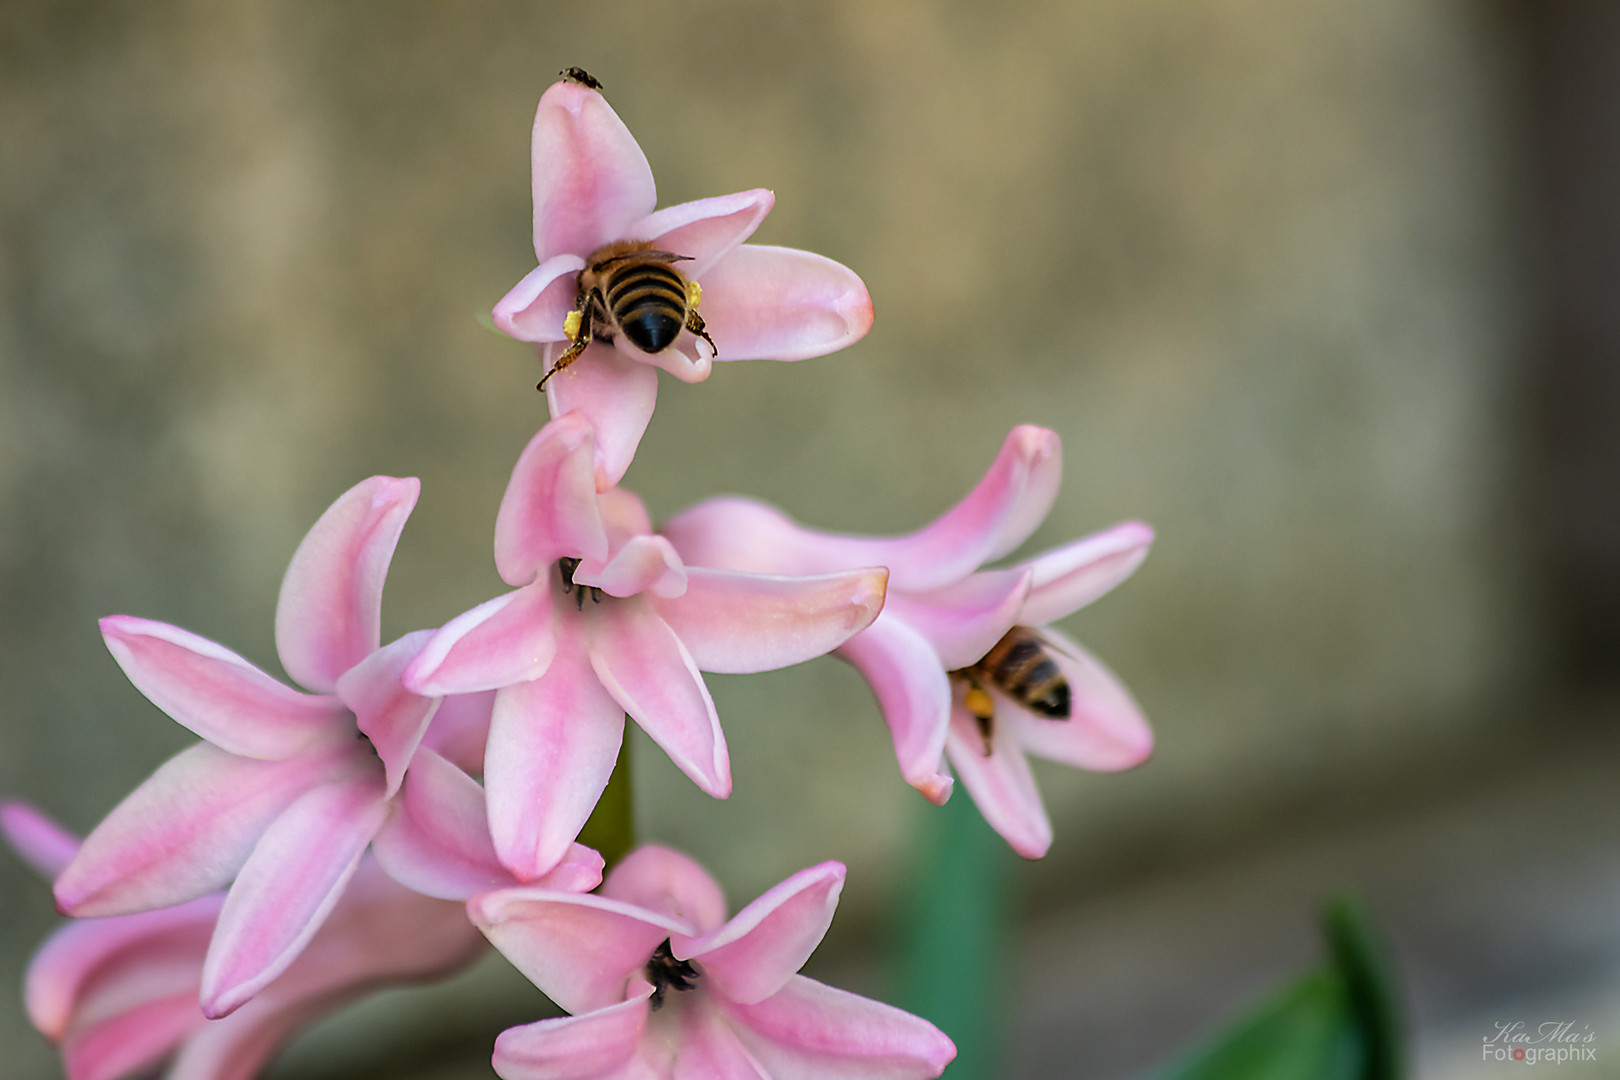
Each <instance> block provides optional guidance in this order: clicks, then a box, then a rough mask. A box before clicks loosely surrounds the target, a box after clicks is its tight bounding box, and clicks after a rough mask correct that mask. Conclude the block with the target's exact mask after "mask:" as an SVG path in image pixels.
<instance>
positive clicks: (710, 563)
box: [659, 496, 861, 574]
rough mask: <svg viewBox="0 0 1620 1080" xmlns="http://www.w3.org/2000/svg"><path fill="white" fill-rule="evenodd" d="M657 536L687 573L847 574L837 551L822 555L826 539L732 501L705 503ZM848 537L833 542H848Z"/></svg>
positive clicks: (776, 513) (774, 513)
mask: <svg viewBox="0 0 1620 1080" xmlns="http://www.w3.org/2000/svg"><path fill="white" fill-rule="evenodd" d="M659 532H660V533H661V534H662V535H663V536H666V537H668V538H669V540H670V542H671V543H672V544H674V545H675V550H676V551H678V552H680V555H681V558H682V559H684V560H685V561H686V565H687V566H688V567H693V566H707V567H714V568H716V569H721V570H740V571H744V572H746V573H752V574H824V573H828V572H830V571H835V570H847V569H849V568H850V567H852V566H856V565H861V564H857V563H853V562H850V563H844V564H843V565H839V558H840V556H841V555H842V552H841V551H828V550H827V549H826V547H825V546H824V541H826V540H827V537H826V536H824V535H823V534H821V533H816V532H812V531H811V530H809V529H806V528H805V527H804V526H802V525H800V524H799V523H798V522H796V521H794V520H793V519H792V518H790V517H788V516H787V515H786V514H784V513H782V511H780V510H778V509H777V508H776V507H774V506H769V505H767V504H765V503H762V502H758V501H756V500H754V499H744V498H739V497H737V496H722V497H720V498H716V499H708V500H706V501H704V502H701V503H698V504H697V505H696V506H694V507H691V508H690V509H688V510H685V511H683V512H682V513H679V514H677V515H675V517H673V518H671V519H670V520H669V521H667V522H665V524H664V527H663V528H662V529H660V530H659ZM851 539H854V538H852V537H841V538H835V544H834V546H835V547H836V546H837V541H839V540H851Z"/></svg>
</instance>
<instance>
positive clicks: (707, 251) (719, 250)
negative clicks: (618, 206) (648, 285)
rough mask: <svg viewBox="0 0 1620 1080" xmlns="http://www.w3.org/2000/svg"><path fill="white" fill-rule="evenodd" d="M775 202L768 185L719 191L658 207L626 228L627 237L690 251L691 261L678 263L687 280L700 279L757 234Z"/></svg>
mask: <svg viewBox="0 0 1620 1080" xmlns="http://www.w3.org/2000/svg"><path fill="white" fill-rule="evenodd" d="M775 205H776V196H775V194H773V193H772V192H770V191H767V190H766V189H764V188H755V189H754V190H752V191H739V192H738V193H737V194H735V195H716V196H714V197H712V198H708V199H698V200H697V201H696V202H689V203H681V204H680V205H679V206H667V207H665V208H664V209H662V210H657V211H654V212H653V213H651V214H648V215H647V216H646V217H644V218H642V219H641V220H640V221H638V222H636V223H635V224H634V225H631V226H630V227H629V228H628V229H627V230H625V236H626V237H628V238H630V239H632V240H650V241H652V243H653V247H655V248H657V249H658V250H659V251H668V252H671V253H673V254H676V255H684V256H686V257H687V259H689V260H690V261H689V262H683V263H679V264H677V268H678V269H679V270H680V272H681V273H682V274H683V275H685V276H686V278H687V279H688V280H702V278H703V275H704V274H706V273H707V272H708V270H709V268H710V267H711V266H713V265H714V264H715V263H716V262H718V261H719V260H720V259H722V258H724V257H725V256H726V255H728V254H730V253H731V252H732V251H733V250H734V249H735V248H736V247H737V245H739V244H741V243H742V242H743V241H744V240H747V239H748V238H749V237H750V236H753V235H754V230H755V229H757V228H759V223H760V222H762V221H764V220H765V215H766V214H769V213H770V212H771V207H773V206H775Z"/></svg>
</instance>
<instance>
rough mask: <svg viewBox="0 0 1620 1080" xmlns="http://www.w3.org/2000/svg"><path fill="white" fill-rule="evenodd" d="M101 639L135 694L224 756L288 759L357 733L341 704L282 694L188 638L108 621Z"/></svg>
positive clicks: (222, 651) (272, 683) (225, 653)
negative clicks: (339, 737)
mask: <svg viewBox="0 0 1620 1080" xmlns="http://www.w3.org/2000/svg"><path fill="white" fill-rule="evenodd" d="M101 635H102V637H103V639H105V641H106V642H107V649H108V651H109V652H111V653H112V655H113V659H114V660H117V661H118V666H119V667H121V668H123V669H124V674H126V675H128V676H129V681H130V682H132V683H134V684H135V688H136V689H137V690H139V691H140V692H141V693H143V694H145V695H146V696H147V698H148V699H149V700H150V701H151V702H152V704H154V705H156V706H157V707H158V708H160V709H162V710H163V711H164V712H166V713H168V714H169V716H171V717H173V718H174V719H175V720H176V721H178V722H179V723H181V724H183V725H184V726H186V727H188V728H190V729H191V730H192V731H193V732H195V733H196V734H198V735H200V736H202V737H203V738H205V739H207V740H208V741H209V742H211V743H213V744H214V745H215V746H217V747H219V748H220V749H222V750H227V751H229V752H231V753H233V754H240V755H242V756H243V757H252V758H267V759H275V758H285V757H290V756H291V755H293V754H296V753H299V752H300V751H303V750H306V749H309V748H310V747H312V746H314V745H315V744H317V743H319V742H321V741H324V740H330V739H332V738H333V737H334V736H338V735H342V736H343V737H347V736H346V735H344V732H346V731H348V730H352V729H351V727H350V721H349V711H348V710H347V709H345V708H344V707H343V704H342V702H340V701H338V700H337V699H335V698H331V697H327V696H324V695H316V694H302V693H299V692H298V691H297V690H294V689H292V688H291V687H288V686H283V685H282V684H281V683H279V682H277V681H276V680H274V679H272V678H271V677H270V676H268V675H266V674H265V673H264V672H262V671H260V670H259V669H258V668H256V667H254V666H253V665H252V664H250V663H248V662H247V661H246V660H244V659H242V658H241V657H240V656H238V655H236V654H235V653H233V652H231V651H230V650H229V649H227V648H225V647H223V646H221V645H216V644H214V643H213V642H212V641H209V640H208V639H207V638H203V637H198V636H197V635H196V634H193V633H191V632H190V631H189V630H182V629H180V628H179V627H178V626H170V625H169V624H168V623H160V622H153V621H152V620H150V619H137V618H133V617H131V616H128V615H109V616H108V617H107V618H104V619H102V620H101Z"/></svg>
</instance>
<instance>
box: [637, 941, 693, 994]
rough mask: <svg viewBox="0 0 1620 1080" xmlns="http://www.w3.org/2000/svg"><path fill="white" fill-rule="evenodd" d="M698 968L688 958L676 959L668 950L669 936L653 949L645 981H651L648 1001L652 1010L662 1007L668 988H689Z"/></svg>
mask: <svg viewBox="0 0 1620 1080" xmlns="http://www.w3.org/2000/svg"><path fill="white" fill-rule="evenodd" d="M698 974H699V973H698V969H697V968H695V967H693V966H692V961H690V960H677V959H675V954H674V953H673V952H671V951H670V947H669V938H665V939H664V942H663V944H661V945H659V946H658V948H656V949H654V950H653V954H652V958H651V959H649V960H648V961H647V981H648V982H650V983H652V986H653V992H652V998H651V1000H650V1002H649V1004H651V1006H652V1011H653V1012H657V1011H658V1010H659V1009H662V1008H663V1007H664V994H665V992H666V991H669V990H690V989H692V988H693V986H695V985H696V982H697V977H698Z"/></svg>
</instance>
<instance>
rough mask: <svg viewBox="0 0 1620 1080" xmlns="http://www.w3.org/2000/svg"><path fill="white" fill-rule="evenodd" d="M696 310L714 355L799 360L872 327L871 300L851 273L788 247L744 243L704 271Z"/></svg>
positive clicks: (839, 346) (849, 342)
mask: <svg viewBox="0 0 1620 1080" xmlns="http://www.w3.org/2000/svg"><path fill="white" fill-rule="evenodd" d="M701 282H702V285H703V302H702V304H701V305H700V306H699V308H698V310H699V312H700V313H701V314H702V316H703V320H704V322H706V323H707V324H708V330H709V336H710V337H712V338H714V344H715V349H716V350H717V351H716V355H715V357H714V358H715V359H716V360H805V359H808V358H809V357H812V356H825V355H826V354H827V353H830V352H837V351H838V350H839V349H842V348H844V347H845V346H846V345H853V344H854V343H855V342H857V341H859V340H860V339H861V338H863V337H865V336H866V332H867V331H868V330H870V329H871V328H872V298H871V296H869V295H868V294H867V291H866V285H865V284H864V283H863V282H862V281H861V279H860V278H859V277H858V276H857V275H856V274H855V272H854V271H852V270H850V269H849V268H848V267H846V266H843V265H841V264H839V263H836V262H833V261H832V260H831V259H828V258H826V257H824V256H821V255H815V254H812V253H811V252H808V251H799V250H797V249H795V248H785V247H771V246H769V245H762V244H744V245H743V246H742V247H739V248H737V249H735V250H734V251H732V252H731V253H730V254H728V255H726V256H725V258H723V259H721V260H720V261H719V262H717V263H716V264H715V265H714V266H713V267H711V268H709V269H708V270H706V271H705V272H704V273H703V275H702V279H701Z"/></svg>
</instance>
